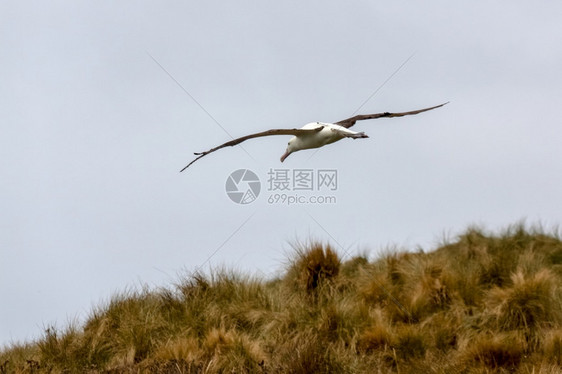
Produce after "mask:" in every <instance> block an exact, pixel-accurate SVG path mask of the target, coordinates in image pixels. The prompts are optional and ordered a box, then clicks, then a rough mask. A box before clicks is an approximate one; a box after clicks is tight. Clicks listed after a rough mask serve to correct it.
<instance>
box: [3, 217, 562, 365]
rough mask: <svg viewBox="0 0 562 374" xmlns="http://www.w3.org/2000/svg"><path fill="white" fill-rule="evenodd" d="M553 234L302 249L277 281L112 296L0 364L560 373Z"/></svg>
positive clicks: (559, 287)
mask: <svg viewBox="0 0 562 374" xmlns="http://www.w3.org/2000/svg"><path fill="white" fill-rule="evenodd" d="M561 259H562V242H561V240H560V237H558V236H557V235H556V234H547V233H545V232H544V231H542V230H539V229H528V228H525V227H524V226H523V225H517V226H513V227H510V228H508V229H507V230H504V232H502V233H499V234H491V233H487V232H485V231H484V230H481V229H477V228H471V229H469V230H467V231H466V232H465V233H463V234H462V235H460V236H459V237H458V238H456V239H455V240H452V241H450V242H448V243H444V244H442V245H440V246H439V247H438V248H436V249H434V250H432V251H431V252H427V253H425V252H422V251H420V252H416V253H409V252H400V251H391V252H389V253H386V254H385V255H384V256H381V257H380V258H377V259H375V260H371V261H370V260H368V258H367V256H366V255H362V256H357V257H353V258H342V257H341V255H340V254H338V252H337V251H336V250H335V248H334V247H332V246H330V245H328V244H321V243H314V242H312V243H308V244H306V245H298V246H296V248H295V251H294V253H293V254H292V255H291V256H290V258H289V259H288V261H287V268H286V271H285V272H284V273H283V274H282V275H281V276H280V277H279V278H277V279H260V278H256V277H250V276H246V275H243V274H239V273H236V272H231V271H228V270H224V269H223V270H215V271H214V272H212V274H209V275H204V274H199V273H197V274H193V275H191V276H188V277H185V278H183V279H180V280H179V281H178V282H177V284H176V285H174V286H173V287H169V288H162V289H157V290H150V289H142V290H136V291H127V292H123V293H121V294H118V295H115V296H114V297H113V298H112V299H111V300H110V301H109V302H107V303H106V304H105V305H100V306H99V307H97V308H95V309H94V310H93V311H92V312H91V314H90V316H89V318H88V319H87V321H86V322H85V323H84V324H83V325H81V326H78V325H76V324H75V325H71V326H68V327H65V328H62V329H57V328H55V327H48V328H47V329H46V330H45V332H44V334H43V336H42V337H41V338H40V339H38V340H37V341H35V342H28V343H25V344H12V345H11V346H7V347H4V348H3V349H2V350H1V351H0V374H3V373H92V374H94V373H233V372H234V373H313V372H316V373H420V372H424V373H428V374H429V373H529V374H530V373H558V372H559V366H560V365H561V364H562V260H561Z"/></svg>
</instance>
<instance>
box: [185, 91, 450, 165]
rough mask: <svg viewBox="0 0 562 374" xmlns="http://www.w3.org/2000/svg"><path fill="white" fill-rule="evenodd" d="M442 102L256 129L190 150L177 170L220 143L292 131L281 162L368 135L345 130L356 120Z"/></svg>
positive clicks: (235, 142)
mask: <svg viewBox="0 0 562 374" xmlns="http://www.w3.org/2000/svg"><path fill="white" fill-rule="evenodd" d="M445 104H448V102H446V103H443V104H440V105H436V106H432V107H431V108H425V109H419V110H412V111H410V112H402V113H390V112H383V113H375V114H359V115H356V116H353V117H350V118H347V119H344V120H341V121H338V122H335V123H325V122H311V123H307V124H306V125H304V126H303V127H301V128H300V129H271V130H267V131H262V132H257V133H255V134H250V135H246V136H242V137H240V138H237V139H232V140H231V141H228V142H226V143H224V144H221V145H219V146H216V147H214V148H211V149H209V150H208V151H205V152H198V153H194V154H195V155H196V156H198V157H197V158H195V160H193V161H191V162H190V163H189V164H187V166H186V167H184V168H183V169H181V170H180V172H182V171H184V170H185V169H187V168H188V167H190V166H191V164H193V163H194V162H195V161H197V160H199V159H200V158H201V157H204V156H206V155H208V154H209V153H212V152H214V151H218V150H219V149H221V148H224V147H232V146H235V145H237V144H240V143H242V142H244V141H246V140H248V139H253V138H260V137H262V136H272V135H293V137H292V138H291V140H289V144H288V145H287V150H286V151H285V153H283V155H282V156H281V162H283V161H285V159H286V158H287V157H288V156H289V155H290V154H291V153H294V152H297V151H301V150H303V149H310V148H319V147H322V146H325V145H326V144H331V143H334V142H337V141H338V140H340V139H343V138H351V139H361V138H368V136H367V134H365V133H364V132H355V131H351V130H349V128H350V127H351V126H353V125H355V123H356V122H357V121H363V120H366V119H375V118H382V117H386V118H392V117H402V116H409V115H412V114H418V113H422V112H427V111H428V110H432V109H436V108H439V107H442V106H443V105H445Z"/></svg>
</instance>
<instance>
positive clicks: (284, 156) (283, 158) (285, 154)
mask: <svg viewBox="0 0 562 374" xmlns="http://www.w3.org/2000/svg"><path fill="white" fill-rule="evenodd" d="M290 154H291V152H289V150H288V149H287V150H286V151H285V153H283V156H281V162H283V161H285V159H286V158H287V157H289V155H290Z"/></svg>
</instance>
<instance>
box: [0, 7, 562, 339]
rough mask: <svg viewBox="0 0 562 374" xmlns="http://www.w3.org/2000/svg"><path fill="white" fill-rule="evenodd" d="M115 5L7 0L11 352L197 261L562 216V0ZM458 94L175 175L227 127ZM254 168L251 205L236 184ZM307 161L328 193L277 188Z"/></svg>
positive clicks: (3, 147) (427, 243)
mask: <svg viewBox="0 0 562 374" xmlns="http://www.w3.org/2000/svg"><path fill="white" fill-rule="evenodd" d="M47 4H49V5H47ZM105 4H106V5H100V2H93V1H92V2H74V1H72V2H71V1H58V2H48V3H47V2H24V1H21V2H20V1H17V2H16V1H13V2H12V1H3V2H2V3H0V56H1V59H0V67H1V69H0V83H1V84H0V128H1V137H0V160H1V162H0V178H1V183H0V196H1V199H0V225H1V231H0V300H1V304H2V306H1V307H0V345H2V344H8V343H10V342H14V341H22V340H27V339H33V338H36V337H38V336H40V334H41V333H42V331H43V329H44V327H45V326H47V325H51V324H56V325H57V326H58V327H64V326H65V325H66V324H67V323H68V321H70V320H74V319H77V320H83V319H84V318H86V317H87V316H88V314H89V313H90V312H91V310H92V308H93V307H94V306H98V305H100V304H101V303H105V302H107V301H108V299H109V298H110V297H111V295H113V294H115V293H116V292H120V291H124V290H126V289H130V288H132V287H133V288H134V287H139V286H140V285H143V284H147V285H149V286H151V287H160V286H171V284H172V283H173V282H175V281H176V280H177V279H178V277H179V276H180V275H181V274H185V273H189V272H192V271H195V270H196V269H198V268H199V267H202V268H203V269H207V270H208V269H209V267H211V268H213V267H214V268H216V267H220V266H226V267H228V268H232V269H240V270H243V271H245V272H249V273H252V274H259V275H263V276H268V277H272V276H274V275H275V274H278V273H279V271H280V270H281V269H282V268H283V264H284V260H285V259H286V253H287V252H289V251H290V244H289V243H291V242H295V241H297V240H300V241H307V240H309V239H310V238H315V239H318V240H321V241H325V242H329V243H331V244H332V245H333V246H334V247H335V248H337V249H338V250H339V251H340V253H341V254H342V256H346V255H353V254H357V253H362V252H368V253H369V254H370V255H371V256H373V257H376V255H377V253H380V252H381V251H384V250H385V249H386V248H389V247H392V246H396V247H398V248H403V249H407V250H415V249H417V248H419V247H421V248H423V249H424V250H431V249H432V248H435V246H436V245H437V243H439V241H441V240H442V238H443V237H444V236H449V237H451V238H454V236H455V235H456V234H459V233H460V232H462V231H463V230H464V229H466V227H467V226H468V225H471V224H482V225H484V226H485V227H486V228H488V229H490V230H498V229H501V228H504V227H506V226H507V225H509V224H512V223H515V222H517V221H519V220H521V219H524V218H526V220H527V222H529V223H537V222H540V223H542V224H543V225H545V227H552V226H554V225H556V224H560V223H561V207H562V193H561V191H562V147H561V146H560V144H561V140H562V124H561V121H560V108H561V107H562V103H561V98H562V69H561V66H562V47H561V46H562V26H561V24H560V19H562V3H561V2H553V1H536V2H532V3H531V2H528V1H496V2H489V1H471V2H463V3H458V2H457V3H453V2H450V1H426V2H423V3H415V2H406V1H386V2H383V1H348V2H341V1H337V2H336V1H308V2H302V1H262V2H256V1H237V2H226V1H222V2H219V1H206V2H195V1H187V2H179V1H178V2H167V3H166V2H142V1H141V2H138V1H121V2H105ZM369 98H370V99H369ZM368 99H369V100H368ZM366 100H368V101H367V102H365V101H366ZM446 101H450V103H449V104H448V105H446V106H445V107H443V108H439V109H437V110H434V111H430V112H427V113H423V114H419V115H417V116H409V117H403V118H394V119H378V120H372V121H365V122H361V123H358V124H357V125H356V127H354V129H355V130H357V131H365V132H366V133H367V134H368V135H369V136H370V137H369V139H360V140H349V139H344V140H342V141H341V142H339V143H336V144H333V145H331V146H328V147H324V148H322V149H321V150H319V151H318V152H314V151H303V152H298V153H295V154H293V155H291V156H290V157H289V158H288V159H287V160H286V161H285V163H283V164H281V163H280V161H279V157H280V156H281V154H282V153H283V152H284V150H285V147H286V143H287V141H288V137H286V136H280V137H269V138H262V139H259V140H251V141H248V142H246V143H244V144H243V145H242V146H243V148H242V147H235V148H227V149H222V150H220V151H218V152H216V153H214V154H212V155H209V156H207V157H205V158H203V159H201V160H200V161H198V162H197V163H195V164H193V165H192V166H191V167H190V168H189V169H187V170H186V171H185V172H183V173H179V170H180V169H181V168H182V167H183V166H185V165H186V164H187V163H188V162H189V161H191V160H192V159H193V152H197V151H204V150H206V149H209V148H211V147H213V146H215V145H217V144H220V143H222V142H225V141H227V140H230V139H231V138H230V135H231V136H233V137H237V136H241V135H245V134H248V133H252V132H256V131H262V130H266V129H269V128H286V127H287V128H293V127H300V126H302V125H304V124H305V123H307V122H311V121H326V122H330V121H334V122H335V121H338V120H341V119H344V118H347V117H349V116H351V115H353V114H354V113H355V112H356V111H357V110H358V109H360V110H359V113H376V112H381V111H406V110H413V109H420V108H424V107H428V106H433V105H437V104H441V103H443V102H446ZM362 104H364V105H363V106H362V107H361V105H362ZM229 134H230V135H229ZM238 169H249V170H251V171H252V172H253V173H255V174H256V176H257V177H258V179H259V180H260V186H261V189H260V194H259V196H258V198H257V199H256V200H255V201H253V202H252V203H249V204H237V203H235V202H233V201H231V200H230V198H229V196H228V195H227V194H226V192H225V183H226V181H227V178H228V177H229V175H230V173H232V172H233V171H235V170H238ZM283 170H285V171H283ZM298 170H305V171H306V172H310V173H312V175H313V176H314V178H315V179H313V182H315V185H314V186H313V188H314V190H313V191H308V190H297V189H296V188H294V187H295V186H296V185H295V186H293V185H292V184H290V185H288V187H290V188H289V189H288V190H284V191H281V190H274V189H273V188H270V187H271V186H270V184H271V185H273V184H274V183H273V182H278V185H279V183H281V182H282V175H283V173H284V172H285V173H287V176H288V177H291V176H293V173H294V172H295V171H298ZM322 170H328V171H330V172H331V173H332V175H333V174H335V175H336V176H337V185H335V186H334V185H331V186H330V185H324V186H319V185H318V182H319V181H320V180H319V179H317V177H318V173H319V172H320V171H322ZM268 173H269V174H268ZM288 182H289V183H292V182H294V180H292V179H289V180H288ZM301 182H302V180H301ZM301 187H302V185H301ZM319 187H322V188H320V189H318V188H319ZM334 187H335V189H332V188H334ZM235 188H240V189H241V190H244V191H245V190H246V189H247V188H248V184H247V183H246V182H244V183H240V184H236V183H235ZM283 194H285V196H287V197H289V196H290V197H292V198H296V197H299V198H301V197H302V198H304V199H305V200H304V201H305V202H308V204H307V203H304V202H302V199H301V202H300V203H296V204H291V205H288V204H287V202H288V200H287V201H285V203H280V202H278V203H275V201H277V200H278V201H282V200H281V199H282V197H283ZM334 198H335V201H334V200H333V199H334ZM312 199H315V201H316V203H312V202H311V200H312ZM318 200H321V201H324V202H325V203H324V204H320V203H318ZM327 200H330V201H329V203H326V202H327ZM271 202H274V203H271Z"/></svg>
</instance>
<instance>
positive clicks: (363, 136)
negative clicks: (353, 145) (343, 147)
mask: <svg viewBox="0 0 562 374" xmlns="http://www.w3.org/2000/svg"><path fill="white" fill-rule="evenodd" d="M352 137H353V139H364V138H368V137H369V135H367V134H365V133H364V132H363V131H361V132H358V133H357V134H353V136H352Z"/></svg>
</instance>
